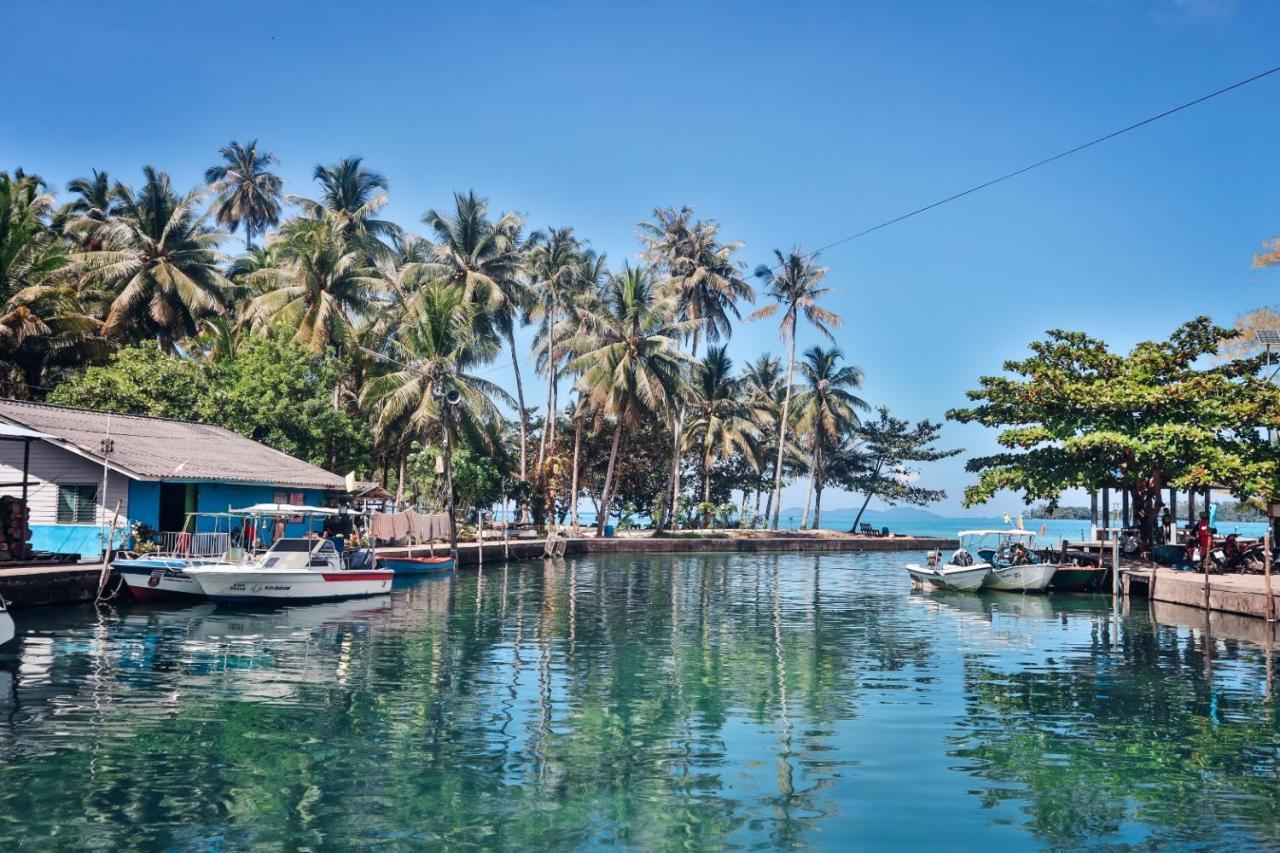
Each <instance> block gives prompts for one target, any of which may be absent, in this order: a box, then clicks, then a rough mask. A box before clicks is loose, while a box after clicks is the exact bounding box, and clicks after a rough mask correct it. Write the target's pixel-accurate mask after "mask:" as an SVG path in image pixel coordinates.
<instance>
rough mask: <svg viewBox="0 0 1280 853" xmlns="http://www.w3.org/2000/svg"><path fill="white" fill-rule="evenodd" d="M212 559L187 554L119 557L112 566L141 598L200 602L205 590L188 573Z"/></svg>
mask: <svg viewBox="0 0 1280 853" xmlns="http://www.w3.org/2000/svg"><path fill="white" fill-rule="evenodd" d="M208 562H212V561H211V560H206V559H188V558H184V557H148V556H137V557H116V559H114V560H112V561H111V567H112V568H113V569H115V570H116V572H118V573H119V575H120V577H121V579H122V580H124V583H125V586H127V587H129V594H130V595H132V596H133V597H134V598H135V599H137V600H138V601H183V600H185V601H200V600H202V599H204V590H202V589H201V588H200V584H198V583H196V582H195V580H194V579H193V578H192V577H191V576H190V575H188V574H187V569H189V568H191V567H192V566H195V565H204V564H205V563H208Z"/></svg>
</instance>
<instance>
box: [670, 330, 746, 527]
mask: <svg viewBox="0 0 1280 853" xmlns="http://www.w3.org/2000/svg"><path fill="white" fill-rule="evenodd" d="M691 374H692V375H691V382H690V389H689V390H690V393H689V394H688V395H686V396H687V399H688V407H689V408H688V413H689V424H688V437H689V441H690V443H691V444H692V445H693V446H695V447H697V448H698V460H699V463H700V465H701V468H702V503H703V504H707V505H713V504H712V501H711V480H712V472H713V469H714V467H715V464H716V462H724V461H727V460H729V459H730V458H732V457H733V456H734V455H735V454H741V455H744V456H746V457H747V458H748V459H750V460H751V461H752V463H753V464H755V465H756V466H757V467H758V465H759V458H758V442H757V436H758V433H757V432H756V423H755V421H754V420H753V419H752V417H751V409H750V406H749V404H748V403H747V401H746V399H745V397H744V395H743V393H742V391H743V389H742V384H741V380H740V379H738V378H737V377H735V376H734V375H733V359H731V358H729V355H728V352H727V348H726V347H724V346H713V347H709V348H708V349H707V354H706V355H705V356H704V357H703V358H702V359H701V360H700V361H697V362H695V363H694V365H693V370H692V371H691ZM703 520H704V522H705V523H706V524H707V525H708V526H709V525H710V523H711V519H710V517H707V516H706V514H705V513H704V519H703ZM673 521H676V520H674V519H673Z"/></svg>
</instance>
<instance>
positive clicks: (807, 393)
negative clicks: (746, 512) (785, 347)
mask: <svg viewBox="0 0 1280 853" xmlns="http://www.w3.org/2000/svg"><path fill="white" fill-rule="evenodd" d="M843 359H844V353H842V352H840V350H839V349H838V348H832V349H823V348H822V347H812V348H811V349H809V350H807V351H806V352H805V354H804V361H803V362H801V364H800V376H801V379H802V380H803V382H804V390H802V391H801V392H800V394H799V396H798V397H797V398H796V411H797V414H798V415H799V417H798V419H797V427H798V429H799V430H800V431H801V432H802V433H806V434H807V435H808V437H809V453H810V466H809V472H810V474H809V478H810V488H811V489H812V490H813V492H814V503H813V529H814V530H817V529H818V525H819V523H820V521H821V516H822V489H823V487H824V486H825V485H826V482H827V454H828V451H830V450H832V449H834V448H838V447H839V446H840V444H841V442H842V441H843V440H844V439H845V438H847V437H848V433H849V431H850V430H852V429H853V428H855V427H857V426H858V425H859V420H858V412H865V411H867V410H868V409H870V406H868V405H867V402H866V401H865V400H863V399H862V398H861V397H859V396H857V395H856V394H854V393H853V392H854V391H855V390H856V389H858V388H861V387H862V370H861V368H858V367H855V366H854V365H851V364H846V365H843V366H842V365H841V364H840V362H841V361H842V360H843ZM803 526H804V525H803V523H802V524H801V527H803Z"/></svg>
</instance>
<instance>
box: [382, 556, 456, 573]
mask: <svg viewBox="0 0 1280 853" xmlns="http://www.w3.org/2000/svg"><path fill="white" fill-rule="evenodd" d="M378 568H380V569H391V570H392V571H393V572H395V573H396V574H397V575H427V574H434V573H436V572H447V571H451V570H452V569H453V568H454V563H453V558H452V557H435V556H427V557H414V556H408V557H378Z"/></svg>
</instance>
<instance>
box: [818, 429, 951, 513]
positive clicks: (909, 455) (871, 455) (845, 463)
mask: <svg viewBox="0 0 1280 853" xmlns="http://www.w3.org/2000/svg"><path fill="white" fill-rule="evenodd" d="M876 415H877V417H876V419H875V420H872V421H867V422H864V423H862V424H861V425H860V426H859V427H858V429H857V430H855V431H854V436H855V437H856V438H855V441H856V444H852V443H850V444H846V445H844V446H843V447H841V448H840V449H838V450H837V451H836V452H835V453H833V454H832V456H833V466H834V470H833V472H832V474H833V477H832V479H833V481H834V482H835V483H837V484H838V485H839V486H840V487H841V488H843V489H846V490H848V491H850V492H855V493H859V494H862V495H863V496H864V497H863V501H862V506H861V507H859V508H858V514H857V515H856V516H854V519H853V525H852V526H851V527H850V528H849V532H850V533H857V532H858V523H859V522H861V521H862V514H863V513H864V512H866V510H867V504H869V503H870V502H871V499H872V498H873V497H878V498H880V499H881V500H882V501H884V502H885V503H887V504H889V505H890V506H896V505H898V504H909V505H913V506H925V505H926V504H931V503H933V502H934V501H940V500H942V499H943V498H945V497H946V496H947V494H946V492H944V491H941V490H939V489H929V488H925V487H924V486H919V485H916V477H917V476H918V475H919V471H918V470H917V469H916V468H915V465H916V464H917V463H920V462H937V461H938V460H939V459H947V458H949V457H952V456H956V455H958V454H959V453H961V452H962V451H961V450H960V449H959V448H957V449H955V450H941V449H938V448H936V447H934V443H935V442H936V441H937V440H938V439H939V437H940V434H941V432H942V425H941V424H935V423H933V422H932V421H928V420H923V421H920V422H918V423H916V424H915V425H914V426H913V425H912V424H910V423H909V422H907V421H905V420H903V419H901V418H895V417H893V416H892V415H891V414H889V409H888V408H887V407H886V406H880V407H879V408H877V409H876Z"/></svg>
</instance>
